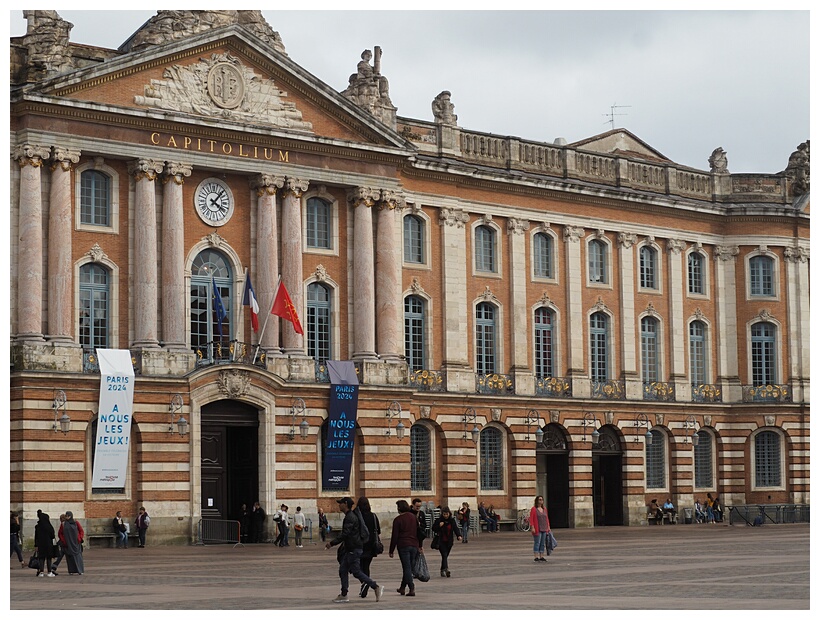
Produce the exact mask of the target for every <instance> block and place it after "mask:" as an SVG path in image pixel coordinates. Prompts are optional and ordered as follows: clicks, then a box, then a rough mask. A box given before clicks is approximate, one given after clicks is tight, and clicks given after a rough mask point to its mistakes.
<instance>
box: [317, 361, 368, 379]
mask: <svg viewBox="0 0 820 620" xmlns="http://www.w3.org/2000/svg"><path fill="white" fill-rule="evenodd" d="M313 368H314V369H315V371H316V383H330V375H329V374H328V372H327V364H326V363H325V362H319V361H314V362H313ZM356 374H358V371H357V373H356Z"/></svg>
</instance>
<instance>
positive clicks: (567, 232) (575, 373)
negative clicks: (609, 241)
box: [564, 226, 591, 398]
mask: <svg viewBox="0 0 820 620" xmlns="http://www.w3.org/2000/svg"><path fill="white" fill-rule="evenodd" d="M583 237H584V229H583V228H581V227H580V226H566V227H564V247H565V248H566V252H567V260H566V264H567V307H568V312H567V315H568V321H567V323H568V325H567V331H566V332H565V333H566V334H567V335H568V336H569V348H568V352H569V355H568V356H567V377H569V380H570V381H571V382H572V395H573V396H574V397H576V398H588V397H589V395H590V393H591V389H590V388H591V386H590V384H589V373H588V372H587V371H586V370H585V369H584V348H585V347H584V343H585V342H586V339H585V338H584V334H586V333H587V331H588V328H587V326H586V325H585V324H584V323H585V322H586V313H585V312H584V308H583V280H584V274H585V273H586V269H584V266H583V265H582V264H581V239H583Z"/></svg>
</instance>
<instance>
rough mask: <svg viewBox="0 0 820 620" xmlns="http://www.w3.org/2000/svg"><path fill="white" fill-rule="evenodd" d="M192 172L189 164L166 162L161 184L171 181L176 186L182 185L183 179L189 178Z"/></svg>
mask: <svg viewBox="0 0 820 620" xmlns="http://www.w3.org/2000/svg"><path fill="white" fill-rule="evenodd" d="M192 170H193V166H192V165H191V164H183V163H182V162H177V161H167V162H165V169H164V173H165V176H164V177H163V182H164V183H167V182H168V181H170V180H171V179H173V180H174V183H176V184H177V185H182V184H183V183H184V182H185V177H189V176H191V171H192Z"/></svg>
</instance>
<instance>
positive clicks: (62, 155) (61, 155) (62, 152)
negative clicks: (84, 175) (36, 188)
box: [51, 146, 80, 172]
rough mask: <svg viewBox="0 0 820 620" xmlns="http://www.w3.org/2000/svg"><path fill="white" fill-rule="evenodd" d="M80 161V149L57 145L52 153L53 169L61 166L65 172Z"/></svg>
mask: <svg viewBox="0 0 820 620" xmlns="http://www.w3.org/2000/svg"><path fill="white" fill-rule="evenodd" d="M79 161H80V151H78V150H77V149H69V148H65V147H62V146H55V147H54V150H53V152H52V154H51V169H52V170H56V169H57V167H58V166H59V167H60V168H62V170H63V172H68V171H69V170H71V167H72V166H74V165H75V164H77V163H78V162H79Z"/></svg>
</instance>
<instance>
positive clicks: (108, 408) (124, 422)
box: [91, 349, 134, 489]
mask: <svg viewBox="0 0 820 620" xmlns="http://www.w3.org/2000/svg"><path fill="white" fill-rule="evenodd" d="M97 360H99V363H100V416H99V419H98V420H97V437H96V438H95V452H94V475H93V478H92V482H91V486H92V488H115V489H116V488H122V487H124V486H125V480H126V472H127V470H128V451H129V449H130V440H131V416H132V412H133V409H134V367H133V366H132V365H131V352H130V351H126V350H121V349H97Z"/></svg>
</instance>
